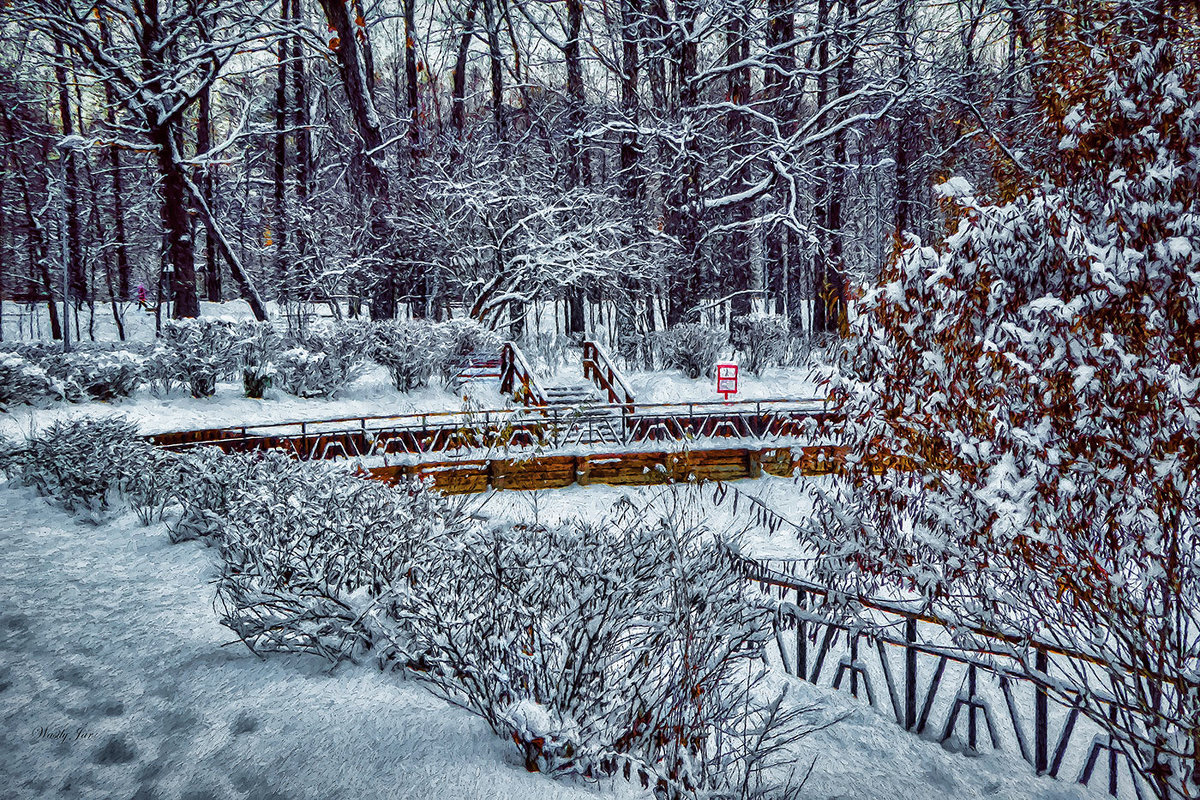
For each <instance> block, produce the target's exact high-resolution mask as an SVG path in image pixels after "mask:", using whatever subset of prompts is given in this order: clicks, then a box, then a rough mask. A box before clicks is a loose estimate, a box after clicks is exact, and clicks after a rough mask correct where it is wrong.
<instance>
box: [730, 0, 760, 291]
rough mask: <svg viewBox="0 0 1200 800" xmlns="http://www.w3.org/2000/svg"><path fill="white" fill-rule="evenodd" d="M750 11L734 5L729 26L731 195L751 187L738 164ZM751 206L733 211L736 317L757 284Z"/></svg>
mask: <svg viewBox="0 0 1200 800" xmlns="http://www.w3.org/2000/svg"><path fill="white" fill-rule="evenodd" d="M746 16H747V10H746V8H745V7H744V6H742V5H741V4H740V3H739V4H735V6H734V7H733V9H732V10H731V13H730V17H729V19H728V21H727V23H726V29H725V45H726V64H727V67H728V72H727V73H726V91H727V93H728V95H729V104H730V106H731V108H730V111H729V114H728V116H727V117H726V118H725V130H726V133H727V135H728V141H729V145H730V146H729V161H730V164H729V166H730V179H729V183H728V185H727V186H726V191H727V192H728V193H729V194H736V193H738V192H743V191H745V190H746V187H747V186H748V185H749V180H748V179H749V168H748V167H747V166H745V164H741V165H740V166H739V164H740V163H741V162H743V161H744V160H746V159H747V157H748V155H749V153H748V150H749V147H750V141H749V140H750V117H749V116H748V115H747V114H746V113H745V112H744V111H742V110H740V109H739V106H741V105H743V104H745V103H748V102H749V101H750V39H749V38H748V37H747V35H746ZM751 210H752V209H751V206H750V203H749V202H747V201H745V200H743V201H740V202H737V203H735V204H734V205H733V206H732V207H731V208H730V223H731V225H732V226H733V230H732V231H731V232H730V234H729V251H728V253H727V255H728V258H729V273H730V285H729V288H730V289H731V291H732V298H731V301H730V312H731V313H732V314H734V315H741V314H748V313H750V310H751V308H752V302H751V301H752V297H751V294H750V290H751V289H752V288H753V285H754V282H755V281H754V264H753V262H752V260H751V258H750V233H749V230H748V229H747V226H748V224H749V220H750V212H751Z"/></svg>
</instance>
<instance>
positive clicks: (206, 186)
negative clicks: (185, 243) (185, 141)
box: [195, 88, 221, 303]
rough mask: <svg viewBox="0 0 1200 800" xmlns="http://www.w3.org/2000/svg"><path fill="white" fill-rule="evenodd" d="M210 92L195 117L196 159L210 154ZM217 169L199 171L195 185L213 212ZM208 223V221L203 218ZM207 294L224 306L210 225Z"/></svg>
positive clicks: (207, 228)
mask: <svg viewBox="0 0 1200 800" xmlns="http://www.w3.org/2000/svg"><path fill="white" fill-rule="evenodd" d="M210 94H211V92H210V90H209V89H207V88H206V89H205V90H204V91H203V92H201V93H200V102H199V110H198V114H197V117H196V155H198V156H199V155H203V154H205V153H207V152H208V151H209V150H210V149H211V147H212V138H211V137H212V133H211V131H212V99H211V97H210ZM215 169H216V167H215V166H214V165H212V164H205V165H203V166H201V167H198V168H197V169H196V178H195V180H196V182H197V183H198V184H199V186H200V193H201V195H202V196H203V198H204V203H205V205H207V206H208V207H209V208H212V204H213V194H214V191H215V186H214V184H215V180H216V179H215V178H214V177H213V171H214V170H215ZM204 219H207V217H204ZM204 294H205V296H206V297H207V298H208V300H209V301H210V302H213V303H219V302H221V264H220V262H219V261H218V260H217V243H216V234H215V233H214V232H213V230H212V227H211V226H210V225H208V224H207V223H206V224H205V225H204Z"/></svg>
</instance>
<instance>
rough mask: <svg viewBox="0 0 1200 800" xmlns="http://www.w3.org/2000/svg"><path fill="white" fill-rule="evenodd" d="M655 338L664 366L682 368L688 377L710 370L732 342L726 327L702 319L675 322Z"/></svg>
mask: <svg viewBox="0 0 1200 800" xmlns="http://www.w3.org/2000/svg"><path fill="white" fill-rule="evenodd" d="M656 338H657V344H658V351H659V360H660V361H661V363H662V364H663V366H666V367H669V368H674V369H680V370H683V374H684V375H686V376H688V377H689V378H699V377H700V376H701V375H707V374H709V373H711V372H712V369H713V365H714V364H716V363H717V361H718V360H719V359H720V358H721V354H722V353H723V352H724V351H725V347H726V345H727V344H728V343H729V339H728V337H727V336H726V335H725V331H724V329H722V328H717V327H714V326H712V325H705V324H703V323H701V322H690V323H687V322H684V323H680V324H678V325H674V326H672V327H670V328H668V329H667V330H665V331H662V332H660V333H659V334H658V335H657V337H656Z"/></svg>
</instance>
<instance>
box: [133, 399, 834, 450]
mask: <svg viewBox="0 0 1200 800" xmlns="http://www.w3.org/2000/svg"><path fill="white" fill-rule="evenodd" d="M829 416H830V414H829V412H828V410H827V409H826V406H825V402H824V401H822V400H817V399H814V400H757V401H746V402H734V403H722V402H711V403H641V404H632V405H630V404H626V403H622V404H603V405H597V406H588V407H586V408H576V407H571V406H530V407H522V408H509V409H492V410H486V411H444V412H429V413H423V414H402V415H396V416H364V417H340V418H334V419H322V420H305V421H297V422H278V423H269V424H264V425H241V426H237V427H233V428H214V429H204V430H192V431H181V432H177V433H160V434H154V435H153V436H150V437H148V438H149V440H150V441H151V442H153V443H154V444H157V445H159V446H161V447H164V448H167V449H169V450H179V449H184V448H188V447H195V446H197V445H213V446H216V447H219V448H221V449H222V450H224V451H225V452H244V451H252V450H272V449H286V450H290V451H292V452H293V453H295V454H296V455H297V456H298V457H300V458H306V459H333V458H365V457H371V456H386V455H396V454H410V455H425V454H430V453H447V452H456V451H463V450H477V451H484V452H489V453H497V452H503V453H517V452H534V451H537V450H547V449H557V448H569V447H578V446H590V447H595V446H620V447H631V446H643V445H646V444H651V445H653V444H655V443H663V442H691V441H697V440H703V439H740V440H752V441H755V442H771V441H780V442H782V441H788V442H791V441H797V442H798V441H799V440H800V439H801V438H802V437H804V436H805V435H806V431H810V430H811V429H812V428H813V427H814V426H815V423H817V422H818V421H821V420H825V419H828V418H829Z"/></svg>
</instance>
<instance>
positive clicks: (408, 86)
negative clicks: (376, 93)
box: [404, 0, 422, 166]
mask: <svg viewBox="0 0 1200 800" xmlns="http://www.w3.org/2000/svg"><path fill="white" fill-rule="evenodd" d="M416 5H417V3H416V0H404V82H405V98H406V101H407V106H408V150H409V157H410V158H411V159H412V163H413V165H414V166H415V165H416V163H417V162H418V161H420V160H421V155H422V153H421V109H420V103H419V95H418V92H417V89H418V85H417V22H416Z"/></svg>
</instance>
